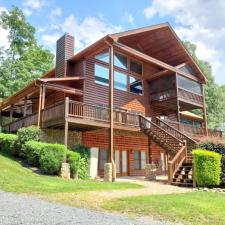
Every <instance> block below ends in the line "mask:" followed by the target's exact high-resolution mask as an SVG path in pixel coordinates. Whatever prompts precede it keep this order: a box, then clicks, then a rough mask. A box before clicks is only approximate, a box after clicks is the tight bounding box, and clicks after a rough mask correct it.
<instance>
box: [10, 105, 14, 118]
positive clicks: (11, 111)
mask: <svg viewBox="0 0 225 225" xmlns="http://www.w3.org/2000/svg"><path fill="white" fill-rule="evenodd" d="M13 107H14V106H13V105H11V108H10V121H11V122H12V120H13Z"/></svg>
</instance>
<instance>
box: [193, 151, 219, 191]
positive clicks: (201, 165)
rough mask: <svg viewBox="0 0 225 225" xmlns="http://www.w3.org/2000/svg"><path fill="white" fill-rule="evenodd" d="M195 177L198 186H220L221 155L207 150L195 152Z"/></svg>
mask: <svg viewBox="0 0 225 225" xmlns="http://www.w3.org/2000/svg"><path fill="white" fill-rule="evenodd" d="M192 154H193V161H194V176H195V179H196V183H197V185H198V186H203V187H207V186H216V185H219V184H220V174H221V155H220V154H218V153H215V152H210V151H207V150H202V149H196V150H193V152H192Z"/></svg>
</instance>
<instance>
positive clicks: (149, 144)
mask: <svg viewBox="0 0 225 225" xmlns="http://www.w3.org/2000/svg"><path fill="white" fill-rule="evenodd" d="M148 161H149V162H148V163H149V164H152V141H151V138H150V137H149V136H148Z"/></svg>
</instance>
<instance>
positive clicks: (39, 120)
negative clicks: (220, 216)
mask: <svg viewBox="0 0 225 225" xmlns="http://www.w3.org/2000/svg"><path fill="white" fill-rule="evenodd" d="M42 89H43V85H41V86H40V92H39V104H38V122H37V126H38V128H40V125H41V104H42V103H41V101H42Z"/></svg>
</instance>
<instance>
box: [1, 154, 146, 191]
mask: <svg viewBox="0 0 225 225" xmlns="http://www.w3.org/2000/svg"><path fill="white" fill-rule="evenodd" d="M141 187H142V186H141V185H137V184H131V183H128V182H127V183H125V182H121V183H119V182H115V183H106V182H97V181H80V180H79V181H74V180H63V179H61V178H59V177H54V176H45V175H38V174H36V173H33V172H32V170H30V169H28V168H25V167H23V166H22V165H21V164H20V163H19V162H17V161H16V160H14V159H11V158H9V157H7V156H3V155H1V154H0V189H2V190H5V191H9V192H17V193H30V194H32V193H40V194H45V193H68V192H81V191H98V190H120V189H129V188H141Z"/></svg>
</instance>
